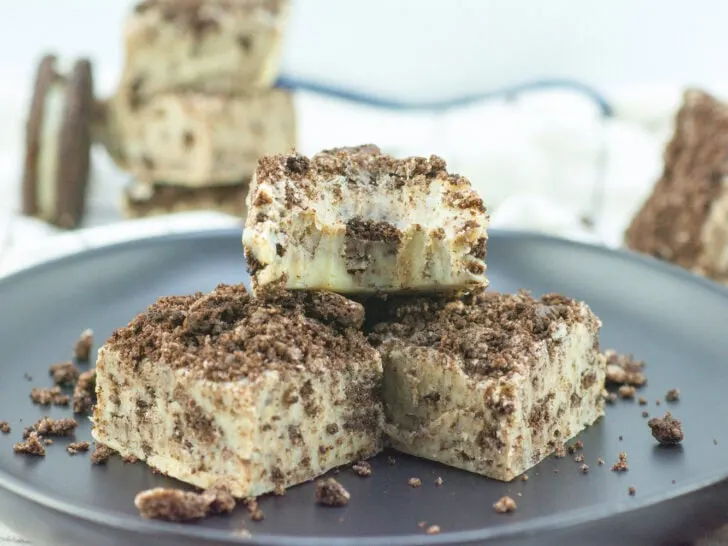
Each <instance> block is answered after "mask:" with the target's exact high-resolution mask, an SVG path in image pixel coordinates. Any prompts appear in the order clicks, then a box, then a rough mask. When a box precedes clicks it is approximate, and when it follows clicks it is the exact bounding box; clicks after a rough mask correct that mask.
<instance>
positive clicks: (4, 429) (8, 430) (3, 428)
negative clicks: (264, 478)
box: [0, 421, 12, 434]
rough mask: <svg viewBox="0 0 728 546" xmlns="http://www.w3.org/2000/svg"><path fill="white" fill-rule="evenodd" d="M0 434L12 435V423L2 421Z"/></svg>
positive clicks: (0, 422)
mask: <svg viewBox="0 0 728 546" xmlns="http://www.w3.org/2000/svg"><path fill="white" fill-rule="evenodd" d="M0 432H2V433H3V434H10V433H11V432H12V429H11V428H10V423H8V422H7V421H0Z"/></svg>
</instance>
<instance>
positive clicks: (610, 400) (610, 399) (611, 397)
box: [605, 392, 617, 404]
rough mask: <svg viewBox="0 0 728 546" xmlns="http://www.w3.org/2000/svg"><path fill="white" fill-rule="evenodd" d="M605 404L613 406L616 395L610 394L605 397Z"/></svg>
mask: <svg viewBox="0 0 728 546" xmlns="http://www.w3.org/2000/svg"><path fill="white" fill-rule="evenodd" d="M605 400H606V402H607V404H614V403H616V402H617V393H614V392H610V393H608V394H607V396H606V397H605Z"/></svg>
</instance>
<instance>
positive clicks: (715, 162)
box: [625, 89, 728, 283]
mask: <svg viewBox="0 0 728 546" xmlns="http://www.w3.org/2000/svg"><path fill="white" fill-rule="evenodd" d="M726 150H728V104H726V103H724V102H721V101H719V100H718V99H716V98H715V97H713V96H711V95H709V94H707V93H705V92H703V91H699V90H697V89H691V90H688V91H686V92H685V94H684V97H683V104H682V107H681V108H680V110H679V112H678V114H677V118H676V120H675V133H674V135H673V137H672V140H671V141H670V143H669V144H668V146H667V148H666V150H665V166H664V169H663V172H662V176H661V177H660V179H659V180H658V181H657V183H656V184H655V187H654V189H653V190H652V193H651V194H650V196H649V197H648V198H647V199H646V200H645V202H644V204H643V205H642V208H641V209H640V210H639V211H638V212H637V214H636V215H635V217H634V218H633V219H632V223H631V224H630V226H629V228H628V229H627V231H626V233H625V243H626V245H627V247H629V248H631V249H632V250H635V251H638V252H642V253H645V254H649V255H651V256H654V257H656V258H660V259H662V260H666V261H669V262H672V263H674V264H677V265H679V266H681V267H684V268H686V269H690V270H692V271H694V272H696V273H699V274H701V275H705V276H707V277H710V278H712V279H715V280H717V281H719V282H724V283H728V162H726V160H725V159H726Z"/></svg>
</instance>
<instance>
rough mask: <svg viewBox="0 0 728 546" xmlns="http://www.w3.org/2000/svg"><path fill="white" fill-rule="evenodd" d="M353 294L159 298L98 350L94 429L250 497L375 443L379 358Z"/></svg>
mask: <svg viewBox="0 0 728 546" xmlns="http://www.w3.org/2000/svg"><path fill="white" fill-rule="evenodd" d="M363 320H364V311H363V308H362V306H361V305H360V304H358V303H355V302H352V301H350V300H348V299H346V298H344V297H343V296H339V295H336V294H330V293H303V292H299V293H288V292H285V291H280V290H279V291H277V292H275V293H273V292H271V293H269V294H268V295H267V296H266V299H265V300H262V299H257V298H253V297H252V296H250V295H249V294H248V293H247V292H246V291H245V289H244V287H243V286H242V285H239V286H228V285H220V286H218V287H217V288H216V289H215V290H214V291H213V292H211V293H209V294H204V295H203V294H200V293H197V294H194V295H190V296H175V297H165V298H160V300H159V301H157V303H155V304H153V305H151V306H150V307H149V308H148V309H147V310H146V311H145V312H144V313H141V314H140V315H138V316H137V317H136V318H134V319H133V320H132V321H131V322H130V323H129V325H128V326H126V327H123V328H120V329H119V330H117V331H116V332H115V333H114V334H113V335H112V337H111V338H110V339H109V340H108V341H107V342H106V343H105V344H104V346H103V347H102V348H101V349H100V351H99V357H98V361H97V368H96V369H97V380H96V394H97V399H98V403H97V405H96V407H95V410H94V414H93V436H94V438H95V439H96V441H97V442H100V443H102V444H104V445H107V446H108V447H110V448H112V449H114V450H116V451H118V452H119V453H120V454H121V455H122V456H135V457H138V458H139V459H141V460H144V461H146V463H147V464H148V465H149V466H150V467H152V468H154V469H156V470H158V471H160V472H162V473H164V474H166V475H168V476H170V477H173V478H176V479H179V480H181V481H184V482H187V483H189V484H192V485H195V486H197V487H201V488H207V487H210V486H212V485H213V484H214V483H216V482H218V481H220V480H224V481H225V482H226V483H227V484H228V486H229V487H230V489H231V492H232V494H233V495H235V496H236V497H240V498H244V497H253V496H257V495H261V494H264V493H267V492H271V491H275V492H282V491H283V490H284V489H285V488H287V487H290V486H293V485H296V484H298V483H302V482H305V481H308V480H311V479H313V478H315V477H317V476H319V475H320V474H322V473H324V472H326V471H328V470H330V469H332V468H334V467H337V466H341V465H344V464H350V463H352V462H355V461H357V460H360V459H365V458H367V457H371V456H373V455H375V454H377V453H378V452H379V451H380V450H381V449H382V420H383V411H382V403H381V380H382V366H381V359H380V357H379V354H378V353H377V351H376V350H375V349H373V348H372V347H371V346H369V345H368V344H367V343H366V340H365V338H364V336H363V334H362V333H361V332H360V331H359V328H360V327H361V324H362V322H363Z"/></svg>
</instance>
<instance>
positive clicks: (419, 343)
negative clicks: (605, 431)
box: [370, 292, 606, 481]
mask: <svg viewBox="0 0 728 546" xmlns="http://www.w3.org/2000/svg"><path fill="white" fill-rule="evenodd" d="M394 300H395V301H393V299H392V298H390V302H389V303H387V302H385V303H384V304H382V305H384V306H386V309H385V310H384V311H381V310H380V312H381V313H382V314H383V315H384V317H380V318H385V320H384V321H383V322H381V323H379V324H377V325H376V326H375V327H374V328H373V332H372V333H371V334H370V337H371V339H372V342H373V343H374V344H375V345H376V346H377V347H378V349H379V351H380V352H381V354H382V361H383V365H384V391H383V392H384V403H385V415H386V423H385V433H386V436H387V439H388V441H389V442H390V444H391V446H392V447H394V448H395V449H397V450H399V451H402V452H405V453H409V454H412V455H415V456H418V457H423V458H426V459H431V460H434V461H439V462H441V463H445V464H448V465H450V466H454V467H457V468H462V469H464V470H469V471H471V472H476V473H478V474H483V475H485V476H488V477H490V478H495V479H498V480H503V481H509V480H512V479H513V478H514V477H515V476H517V475H519V474H521V473H523V472H525V471H526V470H528V469H529V468H530V467H532V466H534V465H535V464H537V463H538V462H539V461H541V460H542V459H544V458H545V457H546V456H548V455H549V454H550V453H552V452H553V451H554V450H555V449H556V448H557V447H558V446H561V445H563V443H564V442H565V441H566V440H568V439H569V438H571V437H573V436H574V435H576V434H577V433H579V432H580V431H581V430H582V429H583V428H584V427H586V426H588V425H591V424H592V423H594V422H595V421H596V420H597V419H598V418H599V417H600V416H602V415H603V414H604V399H603V389H604V379H605V371H606V364H605V360H604V357H603V356H602V355H601V354H600V353H599V343H598V337H597V334H598V330H599V328H600V326H601V323H600V321H599V319H598V318H597V317H596V316H595V315H594V314H593V313H592V312H591V310H590V309H589V307H587V305H586V304H584V303H579V302H576V301H573V300H570V299H567V298H565V297H563V296H559V295H546V296H544V297H543V298H541V299H539V300H537V299H534V298H532V297H531V296H529V295H528V294H527V293H524V292H521V293H519V294H517V295H506V294H497V293H491V292H482V293H480V294H477V295H469V296H466V297H464V298H461V299H458V300H452V299H451V300H450V301H448V300H445V299H440V300H432V299H430V300H428V299H424V298H422V299H412V298H407V299H405V298H401V299H399V301H396V299H394ZM377 305H380V304H377Z"/></svg>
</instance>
